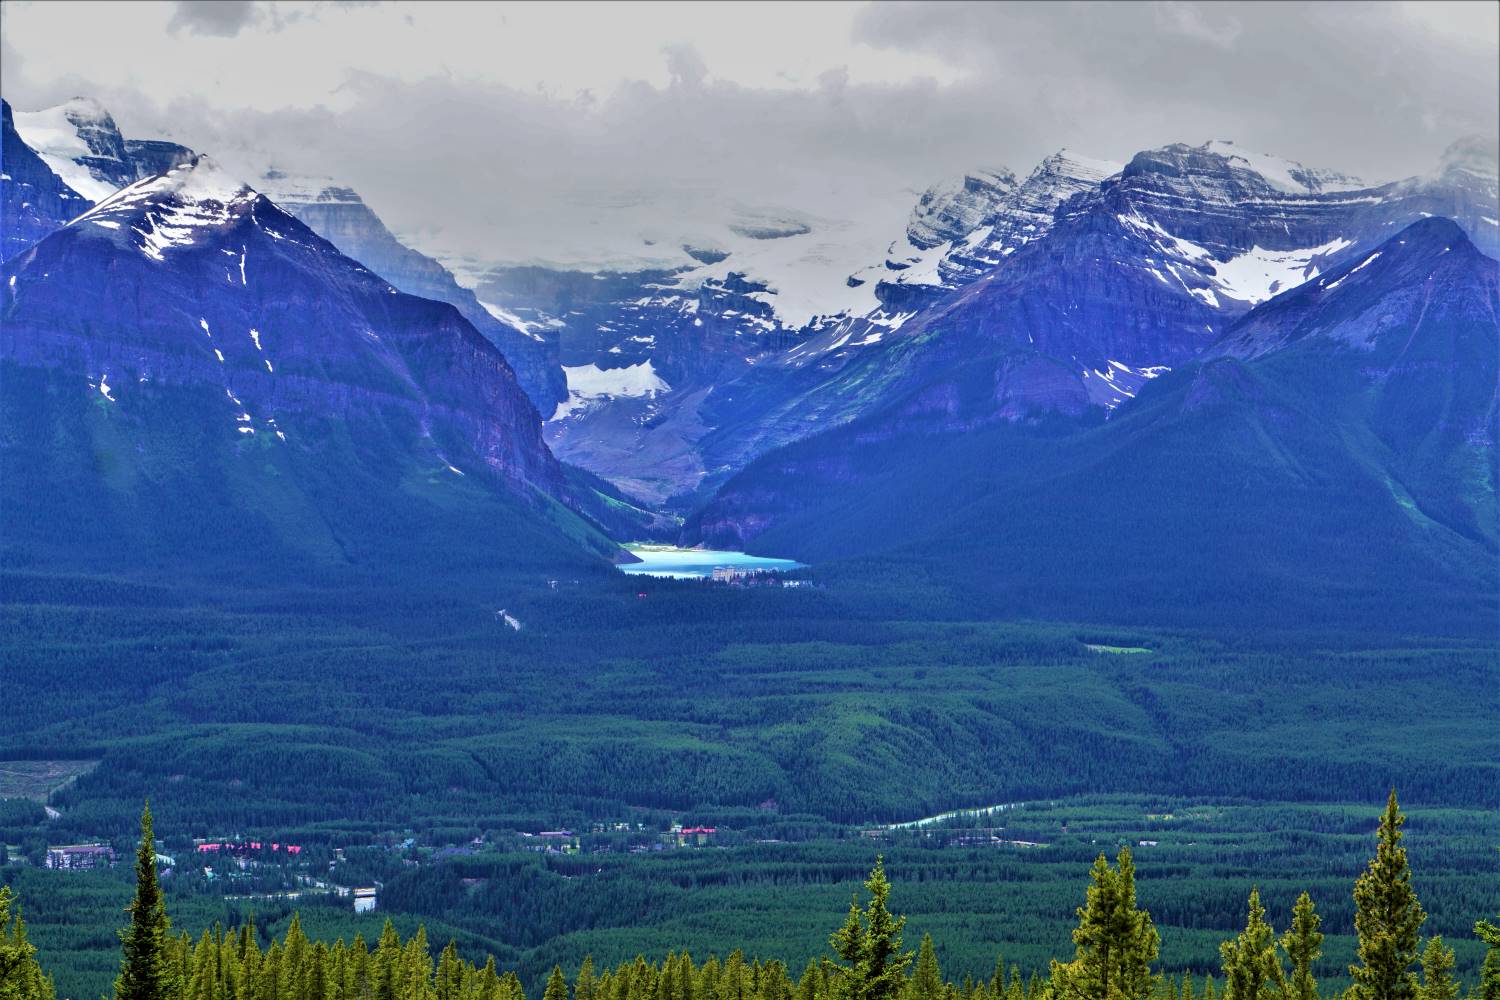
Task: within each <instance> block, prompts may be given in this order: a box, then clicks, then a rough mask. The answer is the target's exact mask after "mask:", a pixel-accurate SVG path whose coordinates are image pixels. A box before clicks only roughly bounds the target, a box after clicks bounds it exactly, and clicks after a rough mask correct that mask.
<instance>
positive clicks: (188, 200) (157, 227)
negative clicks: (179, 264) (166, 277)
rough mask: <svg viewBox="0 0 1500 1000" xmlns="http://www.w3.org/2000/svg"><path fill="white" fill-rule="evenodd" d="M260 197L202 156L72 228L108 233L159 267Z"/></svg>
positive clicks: (139, 185)
mask: <svg viewBox="0 0 1500 1000" xmlns="http://www.w3.org/2000/svg"><path fill="white" fill-rule="evenodd" d="M259 197H260V196H259V195H258V194H257V193H256V192H255V191H254V190H253V189H251V188H250V186H249V185H247V184H245V183H244V182H243V181H241V180H239V179H238V178H237V177H234V176H232V175H231V174H229V173H228V172H227V171H225V170H224V169H223V168H221V167H220V166H219V165H218V164H217V163H215V162H214V161H213V160H212V159H211V158H210V157H208V156H204V155H201V154H200V155H198V156H195V157H193V158H192V159H191V160H189V161H188V162H186V163H183V164H180V165H178V166H176V167H173V168H172V169H171V170H168V171H167V172H166V173H163V174H158V175H156V176H155V177H148V178H146V179H145V180H141V181H136V182H135V183H134V184H131V185H128V186H126V187H123V188H121V189H120V190H119V191H116V192H114V193H113V194H111V195H110V196H109V197H107V198H105V199H104V200H103V201H101V202H100V203H99V204H98V205H96V206H94V208H92V209H90V210H89V211H87V212H85V213H84V214H83V215H80V216H79V217H78V218H77V219H74V220H73V221H72V222H71V223H69V226H70V227H95V228H98V229H104V230H108V231H110V232H112V233H115V234H117V235H118V236H119V237H120V238H124V239H128V240H130V241H131V242H132V243H133V244H134V245H135V246H136V248H137V249H139V250H140V251H141V253H143V254H145V255H146V256H147V257H150V258H151V259H153V260H157V261H160V260H163V259H164V257H163V254H164V253H165V251H167V250H168V249H172V248H176V247H184V246H192V245H193V244H195V243H196V242H198V239H199V233H200V231H201V230H204V229H207V228H217V227H221V226H224V225H226V224H229V223H231V222H233V221H235V220H236V219H238V218H239V217H240V216H241V215H242V214H243V212H244V211H245V210H246V209H247V208H249V206H251V205H253V204H254V202H255V201H256V199H257V198H259Z"/></svg>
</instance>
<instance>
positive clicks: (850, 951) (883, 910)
mask: <svg viewBox="0 0 1500 1000" xmlns="http://www.w3.org/2000/svg"><path fill="white" fill-rule="evenodd" d="M865 888H866V889H867V890H869V892H870V904H869V906H868V907H866V908H865V909H864V910H861V909H860V907H859V901H858V900H857V899H856V900H853V901H851V902H850V904H849V916H848V918H847V919H846V920H845V921H844V926H843V927H841V928H839V929H838V930H837V931H835V932H834V934H833V937H832V938H831V939H830V942H829V943H830V944H831V946H832V947H833V951H834V953H835V954H836V955H838V957H839V958H841V959H843V960H844V962H845V963H847V964H845V965H843V966H841V967H840V968H841V971H842V974H841V975H840V976H839V980H838V986H839V992H840V994H841V996H842V997H844V998H846V1000H895V998H896V997H899V996H900V995H901V992H902V990H903V989H904V987H905V985H906V967H907V966H908V965H909V964H911V952H903V951H902V950H901V930H902V928H904V927H905V926H906V918H905V917H897V916H894V915H893V914H892V913H891V911H890V908H889V906H888V902H889V899H890V894H891V885H890V883H889V882H888V881H886V877H885V864H884V860H883V859H881V858H876V859H875V867H874V869H873V870H872V871H871V872H870V877H869V878H868V879H867V880H866V881H865Z"/></svg>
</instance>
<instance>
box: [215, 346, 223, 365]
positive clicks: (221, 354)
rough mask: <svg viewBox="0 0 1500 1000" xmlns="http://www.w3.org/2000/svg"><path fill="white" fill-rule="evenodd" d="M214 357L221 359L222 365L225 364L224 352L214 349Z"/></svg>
mask: <svg viewBox="0 0 1500 1000" xmlns="http://www.w3.org/2000/svg"><path fill="white" fill-rule="evenodd" d="M214 356H215V357H217V358H218V359H219V364H221V365H222V364H223V363H224V352H223V351H221V350H219V349H218V348H217V347H215V348H214Z"/></svg>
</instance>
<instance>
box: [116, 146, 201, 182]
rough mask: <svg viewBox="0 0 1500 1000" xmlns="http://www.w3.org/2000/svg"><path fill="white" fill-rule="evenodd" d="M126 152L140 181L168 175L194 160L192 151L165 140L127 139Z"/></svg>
mask: <svg viewBox="0 0 1500 1000" xmlns="http://www.w3.org/2000/svg"><path fill="white" fill-rule="evenodd" d="M125 152H126V153H127V154H128V155H129V157H130V165H131V166H132V167H133V168H134V169H135V177H134V179H135V180H138V181H140V180H145V179H146V178H147V177H150V176H152V175H154V174H162V173H166V172H167V171H168V170H171V169H172V168H173V167H176V166H180V165H182V164H184V163H187V162H188V161H189V160H191V159H192V158H193V151H192V150H191V149H188V148H187V147H186V146H182V145H179V144H178V143H175V142H168V141H167V140H165V139H126V140H125Z"/></svg>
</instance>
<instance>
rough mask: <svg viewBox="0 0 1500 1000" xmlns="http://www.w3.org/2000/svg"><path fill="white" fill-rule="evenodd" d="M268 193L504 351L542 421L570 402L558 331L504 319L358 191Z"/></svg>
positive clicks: (283, 187)
mask: <svg viewBox="0 0 1500 1000" xmlns="http://www.w3.org/2000/svg"><path fill="white" fill-rule="evenodd" d="M266 180H267V184H268V185H269V187H268V188H267V189H266V191H265V193H266V194H267V195H268V196H269V197H270V198H271V199H272V200H273V201H275V202H276V204H277V205H278V206H280V207H281V208H283V209H285V210H286V211H287V212H290V213H291V214H292V215H295V216H296V217H297V218H298V219H300V220H301V221H302V222H304V223H306V224H307V226H308V227H309V228H310V229H312V230H313V232H315V233H317V234H318V235H319V236H322V237H323V238H324V239H326V240H328V241H329V242H330V243H332V244H333V245H334V246H336V247H338V248H339V249H340V250H341V251H343V252H344V253H345V254H347V255H348V256H350V257H353V258H354V259H355V260H357V261H359V262H361V263H362V264H364V265H365V266H366V267H368V268H369V269H370V270H372V271H374V272H375V273H376V274H378V275H380V276H381V277H382V278H385V279H386V280H387V281H389V282H390V283H391V284H393V285H395V286H396V287H397V288H399V289H401V290H402V291H403V292H406V293H408V294H410V295H419V296H421V297H422V298H424V299H433V300H436V301H438V302H446V303H448V304H449V305H451V306H453V307H455V308H456V309H457V310H458V311H459V312H460V313H462V314H463V317H464V319H466V320H468V321H469V323H470V324H471V325H472V326H473V327H474V329H476V330H478V331H479V332H480V334H481V335H483V336H484V338H485V339H486V340H488V341H490V343H492V344H494V345H495V346H496V347H498V348H499V349H500V352H501V353H502V354H504V355H505V360H506V361H507V362H509V363H510V366H511V369H512V370H513V371H514V372H515V373H516V379H517V381H518V382H519V383H520V385H521V388H522V389H523V390H524V391H525V392H526V395H527V396H528V397H529V398H530V399H531V402H532V405H534V406H535V407H536V408H537V410H538V412H540V413H541V414H542V415H543V417H546V416H549V415H550V414H551V413H552V411H553V410H554V409H555V408H556V406H557V404H558V403H560V402H562V401H563V400H564V399H566V398H567V395H568V388H567V382H566V380H565V379H564V377H563V371H562V367H561V366H560V365H559V363H558V356H557V338H556V335H555V332H554V331H552V330H551V329H550V328H548V327H545V326H543V325H540V324H538V325H533V324H529V323H526V322H525V321H524V320H520V319H519V318H518V317H512V318H501V317H500V316H497V315H496V314H495V313H494V312H492V311H491V310H490V309H486V308H485V307H484V305H482V304H481V303H480V301H479V300H478V299H476V298H475V297H474V293H473V292H472V291H470V290H469V289H467V288H464V287H462V286H460V285H459V284H458V282H457V281H456V280H454V277H453V275H452V274H451V273H449V271H448V270H447V269H446V268H444V267H443V265H441V264H439V263H438V262H437V261H435V260H433V259H432V258H431V257H427V256H424V255H423V254H420V253H418V252H417V251H415V250H413V249H411V248H410V247H408V246H406V245H405V244H403V243H402V242H401V241H400V240H398V239H397V238H396V237H395V236H394V235H393V234H392V233H391V231H390V230H389V229H387V228H386V227H385V223H383V222H381V221H380V217H379V216H377V215H376V214H375V213H374V212H373V211H371V209H370V207H369V206H368V205H366V204H365V203H364V201H363V200H362V199H361V198H360V197H359V195H358V194H356V193H355V192H354V191H352V190H350V189H349V188H347V187H338V186H336V185H333V184H331V183H324V182H322V181H317V180H312V181H309V180H307V179H304V178H296V177H288V176H286V175H284V174H281V173H279V172H276V171H272V172H271V174H269V175H268V176H267V179H266Z"/></svg>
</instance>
